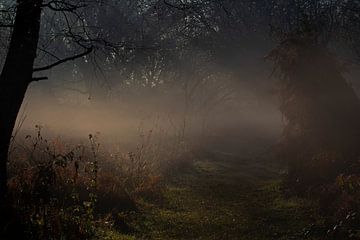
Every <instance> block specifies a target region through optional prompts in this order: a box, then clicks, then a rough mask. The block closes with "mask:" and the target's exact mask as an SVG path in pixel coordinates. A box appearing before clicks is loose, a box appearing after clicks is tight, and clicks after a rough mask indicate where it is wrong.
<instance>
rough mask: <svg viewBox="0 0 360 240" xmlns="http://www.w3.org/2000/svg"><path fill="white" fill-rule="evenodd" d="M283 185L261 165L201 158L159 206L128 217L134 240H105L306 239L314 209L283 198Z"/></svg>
mask: <svg viewBox="0 0 360 240" xmlns="http://www.w3.org/2000/svg"><path fill="white" fill-rule="evenodd" d="M280 179H281V177H280V176H279V174H278V173H277V171H274V170H273V168H271V167H266V164H264V163H261V162H255V161H251V160H247V159H242V160H241V159H238V158H237V157H234V156H228V155H221V154H216V155H212V156H210V157H209V156H208V157H207V158H203V157H202V158H200V159H198V160H195V161H194V162H193V164H192V165H191V166H190V167H188V168H186V169H183V170H182V171H181V172H179V173H177V175H176V176H173V178H172V179H171V181H169V183H168V185H167V188H166V191H165V195H164V200H163V201H162V202H161V203H149V202H143V203H140V212H139V213H134V214H133V215H129V216H128V219H129V224H130V225H131V227H132V228H133V229H134V236H125V235H121V234H119V233H115V232H113V231H110V230H109V231H108V232H105V233H104V234H105V235H103V236H104V238H103V239H114V240H115V239H119V240H120V239H126V240H127V239H166V240H168V239H234V240H235V239H241V240H247V239H249V240H250V239H251V240H262V239H266V240H269V239H284V240H285V239H286V240H288V239H305V234H306V229H307V227H309V226H310V225H311V224H312V222H314V221H315V219H316V216H315V214H314V211H313V209H314V206H312V204H310V203H309V202H306V201H304V200H301V199H297V198H285V197H284V196H283V195H282V192H281V188H280V187H281V181H280ZM105 237H107V238H105ZM306 239H311V238H306Z"/></svg>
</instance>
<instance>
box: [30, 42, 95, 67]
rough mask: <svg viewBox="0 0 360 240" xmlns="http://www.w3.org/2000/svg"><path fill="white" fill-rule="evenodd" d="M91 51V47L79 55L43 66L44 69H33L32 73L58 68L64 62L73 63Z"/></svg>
mask: <svg viewBox="0 0 360 240" xmlns="http://www.w3.org/2000/svg"><path fill="white" fill-rule="evenodd" d="M92 51H93V47H89V48H87V49H86V50H85V51H84V52H82V53H79V54H77V55H73V56H71V57H67V58H64V59H61V60H59V61H57V62H54V63H52V64H50V65H47V66H44V67H39V68H34V69H33V72H40V71H45V70H49V69H51V68H53V67H56V66H58V65H60V64H62V63H65V62H68V61H73V60H76V59H78V58H81V57H84V56H86V55H88V54H90V53H91V52H92Z"/></svg>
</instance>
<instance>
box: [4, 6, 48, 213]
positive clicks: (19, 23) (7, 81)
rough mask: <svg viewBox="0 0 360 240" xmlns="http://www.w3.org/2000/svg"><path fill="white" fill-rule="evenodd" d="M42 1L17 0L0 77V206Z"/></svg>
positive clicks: (30, 70) (30, 64)
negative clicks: (9, 152) (12, 137)
mask: <svg viewBox="0 0 360 240" xmlns="http://www.w3.org/2000/svg"><path fill="white" fill-rule="evenodd" d="M41 5H42V0H18V1H17V10H16V18H15V24H14V28H13V32H12V36H11V40H10V44H9V49H8V53H7V57H6V60H5V63H4V67H3V69H2V72H1V75H0V204H1V206H4V205H5V203H6V195H7V161H8V148H9V145H10V142H11V135H12V131H13V128H14V125H15V122H16V118H17V115H18V112H19V109H20V107H21V104H22V101H23V99H24V95H25V92H26V89H27V87H28V85H29V83H30V82H31V80H32V74H33V65H34V60H35V58H36V49H37V44H38V39H39V30H40V18H41V9H42V7H41Z"/></svg>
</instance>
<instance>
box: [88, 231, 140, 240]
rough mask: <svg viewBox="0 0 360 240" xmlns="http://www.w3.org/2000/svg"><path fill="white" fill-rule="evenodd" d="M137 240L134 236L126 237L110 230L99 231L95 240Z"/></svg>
mask: <svg viewBox="0 0 360 240" xmlns="http://www.w3.org/2000/svg"><path fill="white" fill-rule="evenodd" d="M97 239H101V240H136V238H135V237H134V236H129V235H124V234H121V233H119V232H117V231H114V230H110V229H98V232H97V234H96V237H95V238H94V239H93V240H97Z"/></svg>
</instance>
